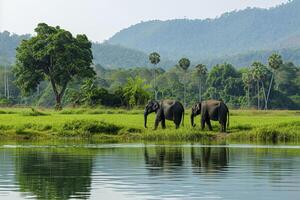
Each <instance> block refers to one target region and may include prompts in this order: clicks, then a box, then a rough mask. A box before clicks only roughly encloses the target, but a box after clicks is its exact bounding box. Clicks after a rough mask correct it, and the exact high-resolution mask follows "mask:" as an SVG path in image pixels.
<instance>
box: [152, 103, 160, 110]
mask: <svg viewBox="0 0 300 200" xmlns="http://www.w3.org/2000/svg"><path fill="white" fill-rule="evenodd" d="M152 108H153V110H154V111H156V110H157V109H158V108H159V104H158V102H155V103H154V104H153V107H152Z"/></svg>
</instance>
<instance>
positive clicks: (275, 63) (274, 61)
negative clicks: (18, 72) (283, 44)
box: [265, 53, 283, 109]
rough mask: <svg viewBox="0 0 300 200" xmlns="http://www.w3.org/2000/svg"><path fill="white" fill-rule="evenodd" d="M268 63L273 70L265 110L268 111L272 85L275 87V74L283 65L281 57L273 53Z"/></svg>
mask: <svg viewBox="0 0 300 200" xmlns="http://www.w3.org/2000/svg"><path fill="white" fill-rule="evenodd" d="M268 62H269V67H270V68H271V69H272V78H271V82H270V85H269V90H268V94H267V101H266V105H265V109H268V102H269V97H270V93H271V88H272V85H273V81H274V76H275V73H276V71H277V70H278V69H279V68H280V66H281V65H282V64H283V61H282V58H281V56H280V55H278V54H276V53H273V54H272V55H271V56H270V57H269V58H268Z"/></svg>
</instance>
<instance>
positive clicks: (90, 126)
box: [62, 120, 122, 135]
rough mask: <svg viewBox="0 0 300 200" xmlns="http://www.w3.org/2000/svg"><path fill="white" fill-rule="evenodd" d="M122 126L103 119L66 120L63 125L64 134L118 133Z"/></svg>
mask: <svg viewBox="0 0 300 200" xmlns="http://www.w3.org/2000/svg"><path fill="white" fill-rule="evenodd" d="M121 128H122V127H120V126H117V125H114V124H110V123H106V122H103V121H95V120H74V121H70V122H66V123H65V124H64V125H63V128H62V129H63V134H64V133H66V132H65V131H67V132H68V133H67V134H70V131H71V134H72V135H94V134H97V133H106V134H118V132H119V130H120V129H121Z"/></svg>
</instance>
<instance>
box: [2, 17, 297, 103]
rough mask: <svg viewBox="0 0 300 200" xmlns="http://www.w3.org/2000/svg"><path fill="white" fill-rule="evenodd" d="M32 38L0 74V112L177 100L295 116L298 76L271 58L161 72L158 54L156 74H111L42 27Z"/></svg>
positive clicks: (77, 43) (142, 70) (73, 40)
mask: <svg viewBox="0 0 300 200" xmlns="http://www.w3.org/2000/svg"><path fill="white" fill-rule="evenodd" d="M35 32H36V35H35V36H34V37H31V38H28V39H25V40H23V41H22V42H21V44H20V45H19V47H18V48H17V52H16V62H15V63H14V64H12V66H11V65H10V64H9V63H6V64H3V65H2V66H0V96H1V99H0V104H1V105H16V104H21V105H38V106H46V107H51V106H55V107H56V109H61V108H62V106H66V105H71V106H99V105H103V106H111V107H127V108H132V107H135V106H143V105H145V103H146V102H147V101H148V100H149V99H157V100H159V99H177V100H180V101H182V102H184V105H185V106H190V105H192V104H194V103H195V102H197V101H201V100H205V99H217V100H223V101H224V102H226V103H227V104H228V105H229V106H231V107H234V108H257V109H299V108H300V94H299V93H300V90H299V89H300V76H299V74H300V71H299V69H300V68H299V67H297V66H295V65H294V64H293V63H292V62H284V60H283V59H282V57H281V55H279V54H276V53H273V54H272V55H270V56H269V57H268V59H267V60H266V61H265V63H267V64H263V63H261V62H258V61H254V62H253V63H252V64H251V65H250V66H248V67H244V68H241V69H236V68H235V67H234V66H233V65H231V64H229V63H223V64H217V65H215V66H213V67H211V69H210V70H208V69H207V67H206V66H205V65H204V64H202V63H193V62H191V61H190V60H189V59H188V58H181V59H178V60H179V61H178V62H177V64H176V65H175V66H174V67H171V68H170V69H168V70H164V69H162V68H160V67H158V64H159V63H161V62H163V60H164V58H162V57H161V56H160V55H159V53H157V52H153V53H151V54H150V55H149V57H148V63H149V64H152V65H153V67H152V68H149V67H139V68H131V69H124V68H119V69H108V68H105V67H103V66H101V65H99V64H96V65H94V64H92V60H93V55H92V43H91V42H90V41H89V40H88V38H87V37H86V36H85V35H76V36H73V35H72V34H71V33H70V32H68V31H66V30H64V29H62V28H60V27H58V26H56V27H52V26H49V25H47V24H44V23H41V24H39V25H38V26H37V28H36V29H35Z"/></svg>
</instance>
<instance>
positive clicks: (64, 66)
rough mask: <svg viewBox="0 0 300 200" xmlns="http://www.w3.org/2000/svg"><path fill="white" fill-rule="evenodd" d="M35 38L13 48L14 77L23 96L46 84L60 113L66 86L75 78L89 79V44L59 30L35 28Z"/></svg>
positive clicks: (45, 26)
mask: <svg viewBox="0 0 300 200" xmlns="http://www.w3.org/2000/svg"><path fill="white" fill-rule="evenodd" d="M35 32H36V36H34V37H32V38H30V39H29V40H23V41H22V42H21V44H20V46H19V47H18V48H17V55H16V65H15V67H14V73H15V75H16V78H17V79H16V83H17V85H18V86H19V87H20V89H21V90H22V92H23V94H30V92H32V91H35V90H36V88H37V86H38V85H39V84H40V82H42V81H44V80H47V81H50V83H51V86H52V89H53V93H54V95H55V100H56V109H61V108H62V105H61V102H62V98H63V96H64V93H65V91H66V89H67V86H68V83H69V82H70V81H72V80H73V79H74V78H75V77H77V78H86V77H93V76H94V75H95V72H94V70H93V68H92V67H91V64H92V59H93V55H92V51H91V42H90V41H89V40H88V38H87V37H86V36H85V35H77V36H76V37H73V36H72V34H71V33H70V32H69V31H66V30H64V29H61V28H60V27H58V26H56V27H52V26H48V25H47V24H45V23H40V24H38V26H37V28H36V29H35Z"/></svg>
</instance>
